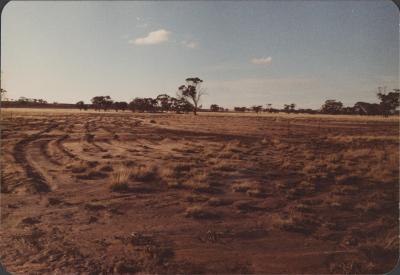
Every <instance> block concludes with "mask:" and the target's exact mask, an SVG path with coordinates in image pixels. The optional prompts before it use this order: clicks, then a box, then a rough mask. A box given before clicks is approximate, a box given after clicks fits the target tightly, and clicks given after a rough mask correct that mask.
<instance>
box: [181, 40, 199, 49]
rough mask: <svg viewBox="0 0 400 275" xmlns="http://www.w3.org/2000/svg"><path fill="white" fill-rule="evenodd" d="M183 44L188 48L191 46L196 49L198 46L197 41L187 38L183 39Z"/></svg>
mask: <svg viewBox="0 0 400 275" xmlns="http://www.w3.org/2000/svg"><path fill="white" fill-rule="evenodd" d="M182 45H183V46H185V47H187V48H190V49H195V48H197V43H196V42H194V41H186V40H183V41H182Z"/></svg>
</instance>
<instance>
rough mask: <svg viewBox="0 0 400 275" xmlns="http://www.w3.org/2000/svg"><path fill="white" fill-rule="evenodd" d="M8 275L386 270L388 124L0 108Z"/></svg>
mask: <svg viewBox="0 0 400 275" xmlns="http://www.w3.org/2000/svg"><path fill="white" fill-rule="evenodd" d="M2 113H3V114H2V121H1V127H2V133H1V135H2V136H1V192H2V193H1V232H0V237H1V241H0V255H1V259H0V261H1V263H2V264H3V266H4V267H5V268H6V269H7V270H8V271H9V272H12V273H15V274H26V273H38V274H43V273H52V274H54V273H58V274H66V273H134V272H142V273H224V274H226V273H319V274H320V273H385V272H389V271H391V270H392V269H393V268H394V266H395V264H396V262H397V259H398V245H399V243H398V235H399V232H398V228H399V224H398V216H399V215H398V214H399V213H398V202H399V150H398V149H399V121H398V119H376V118H373V119H370V118H359V117H353V118H351V117H335V116H299V115H297V116H282V115H278V116H240V115H212V114H207V115H205V114H200V115H199V116H197V117H194V116H193V115H176V114H133V113H131V112H125V113H121V112H120V113H111V112H109V113H103V112H102V113H85V112H81V113H79V112H61V111H59V112H50V111H48V112H40V111H36V112H34V111H32V112H22V111H15V112H13V113H12V114H11V113H10V112H7V111H4V110H3V111H2Z"/></svg>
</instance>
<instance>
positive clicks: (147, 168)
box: [131, 164, 159, 181]
mask: <svg viewBox="0 0 400 275" xmlns="http://www.w3.org/2000/svg"><path fill="white" fill-rule="evenodd" d="M131 175H132V177H133V178H134V179H136V180H138V181H152V180H155V179H157V178H158V176H159V174H158V168H157V166H155V165H151V164H146V165H141V166H136V167H134V168H132V170H131Z"/></svg>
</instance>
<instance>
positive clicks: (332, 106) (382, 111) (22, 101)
mask: <svg viewBox="0 0 400 275" xmlns="http://www.w3.org/2000/svg"><path fill="white" fill-rule="evenodd" d="M202 83H203V80H202V79H200V78H198V77H192V78H187V79H186V84H184V85H181V86H179V87H178V92H177V95H176V97H173V96H170V95H168V94H166V93H162V94H160V95H158V96H157V97H155V98H151V97H145V98H140V97H136V98H134V99H133V100H131V101H130V102H129V103H128V102H125V101H114V100H112V99H111V97H110V96H108V95H107V96H95V97H93V98H92V99H91V104H85V103H84V102H83V101H79V102H77V103H76V104H75V105H72V106H71V104H58V103H57V102H54V103H52V104H53V105H54V106H58V107H60V106H61V105H62V106H63V107H67V108H68V107H74V106H75V107H77V108H79V109H80V110H88V109H89V108H92V109H94V110H96V111H100V110H103V111H107V110H115V111H117V112H118V111H125V110H131V111H133V112H176V113H189V112H193V114H195V115H196V114H197V112H198V111H199V110H201V111H211V112H228V111H230V110H229V109H227V108H224V107H222V106H219V105H218V104H211V105H210V108H209V109H203V108H202V105H200V101H201V98H202V97H203V95H205V93H204V90H203V89H202V87H201V84H202ZM6 92H7V91H5V90H3V89H1V94H0V96H4V94H5V93H6ZM377 97H378V99H379V100H380V102H379V103H368V102H362V101H359V102H357V103H355V104H354V106H347V107H346V106H344V105H343V103H342V102H341V101H338V100H335V99H329V100H326V101H325V103H324V104H323V105H322V106H321V108H320V109H319V110H314V109H296V104H295V103H290V104H284V105H283V108H281V109H278V108H273V107H272V104H266V105H265V108H264V107H263V105H253V106H251V107H234V108H233V111H235V112H255V113H257V114H258V113H261V112H268V113H277V112H285V113H306V114H318V113H320V114H333V115H337V114H346V115H383V116H389V115H394V114H399V111H398V107H399V98H400V89H393V91H391V92H387V91H386V87H379V88H378V92H377ZM9 103H11V104H9ZM48 105H49V104H48V103H47V101H45V100H43V99H32V98H26V97H20V98H19V99H18V100H17V101H13V102H10V101H2V107H24V106H25V107H35V106H37V107H46V106H48ZM64 105H65V106H64ZM67 105H68V106H67Z"/></svg>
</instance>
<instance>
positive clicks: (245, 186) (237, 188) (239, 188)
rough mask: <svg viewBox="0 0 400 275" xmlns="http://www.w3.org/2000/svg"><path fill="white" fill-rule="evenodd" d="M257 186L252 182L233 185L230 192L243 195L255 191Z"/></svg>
mask: <svg viewBox="0 0 400 275" xmlns="http://www.w3.org/2000/svg"><path fill="white" fill-rule="evenodd" d="M257 187H258V185H257V184H255V183H254V182H241V183H235V184H233V185H232V191H233V192H240V193H245V192H247V191H249V190H255V189H257Z"/></svg>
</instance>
